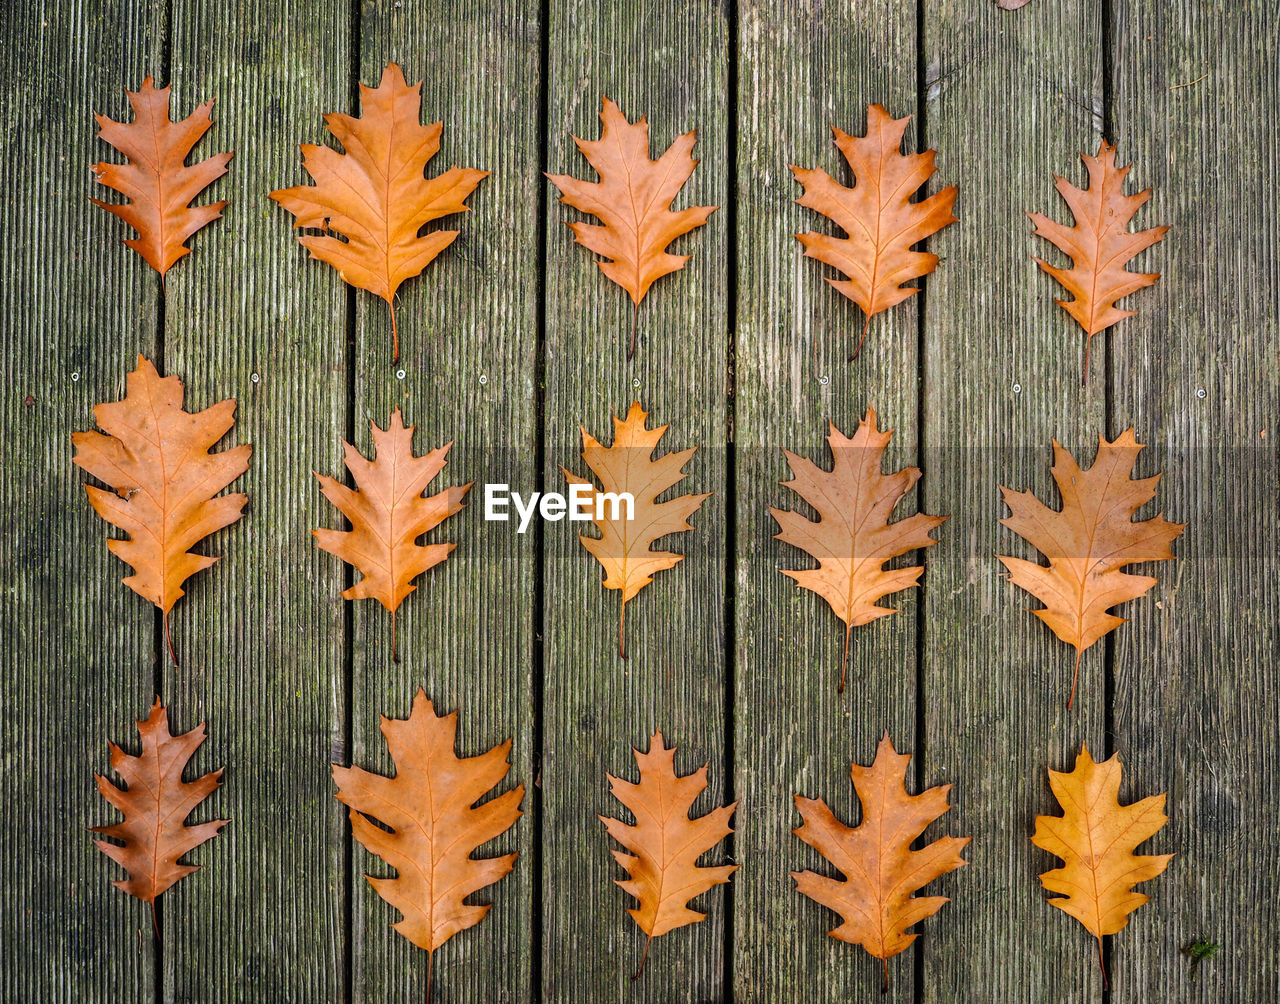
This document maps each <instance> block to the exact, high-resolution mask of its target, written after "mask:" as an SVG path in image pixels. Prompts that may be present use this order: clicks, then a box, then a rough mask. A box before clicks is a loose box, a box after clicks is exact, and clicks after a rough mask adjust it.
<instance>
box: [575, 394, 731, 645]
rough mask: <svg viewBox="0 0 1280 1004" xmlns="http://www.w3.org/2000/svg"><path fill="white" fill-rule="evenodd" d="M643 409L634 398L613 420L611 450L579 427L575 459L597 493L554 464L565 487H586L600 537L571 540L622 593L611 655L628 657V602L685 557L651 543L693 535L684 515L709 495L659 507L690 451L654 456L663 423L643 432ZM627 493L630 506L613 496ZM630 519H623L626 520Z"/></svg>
mask: <svg viewBox="0 0 1280 1004" xmlns="http://www.w3.org/2000/svg"><path fill="white" fill-rule="evenodd" d="M648 417H649V415H648V412H646V411H644V409H642V408H641V407H640V402H638V401H633V402H632V404H631V410H630V411H628V412H627V417H626V418H625V419H619V418H618V416H617V415H614V416H613V445H612V446H604V445H602V444H601V443H600V442H599V441H598V440H597V439H596V438H595V437H594V436H592V435H591V434H590V433H589V432H587V430H586V429H585V428H583V429H582V459H583V460H585V461H586V462H587V466H588V467H589V468H590V469H591V471H592V473H593V474H595V476H596V477H597V478H598V479H599V481H600V486H601V487H599V488H597V487H596V486H595V485H593V484H592V483H591V482H590V481H586V480H584V479H582V478H580V477H578V476H577V475H576V474H573V473H572V472H571V471H568V470H566V469H565V468H563V467H561V468H560V470H561V471H563V472H564V476H565V478H566V480H568V482H569V484H570V485H586V486H588V488H590V491H589V492H588V493H587V495H586V498H587V501H588V503H589V510H590V511H591V512H594V513H597V515H596V516H594V517H593V518H592V522H593V523H594V524H595V525H596V529H598V530H599V531H600V536H599V537H589V536H587V535H586V534H579V536H578V540H580V541H581V542H582V546H583V547H585V548H586V549H587V550H588V551H589V552H591V554H592V555H593V556H594V557H595V559H596V560H597V561H598V562H600V564H601V566H602V567H603V568H604V572H605V576H604V586H605V588H606V589H618V590H621V592H622V610H621V612H620V614H619V615H618V654H619V655H620V656H622V658H624V659H625V658H626V657H627V649H626V645H625V644H624V637H625V635H624V630H625V626H626V622H627V602H628V601H629V600H631V599H633V598H634V597H635V595H636V594H637V593H639V592H640V590H641V589H643V588H644V587H645V586H647V585H648V584H649V583H650V582H652V581H653V577H654V575H656V574H657V573H658V572H660V571H662V570H664V569H667V568H671V567H672V566H674V565H676V564H677V563H678V562H681V561H683V560H684V555H683V554H675V553H674V552H671V551H654V550H653V549H652V548H651V546H650V545H652V544H653V543H654V542H656V541H657V540H658V539H659V538H660V537H665V536H666V535H667V534H669V533H683V532H684V531H685V530H692V529H693V526H692V525H691V524H690V523H689V517H690V516H692V515H693V514H694V513H695V512H697V511H698V508H699V507H700V506H701V505H702V503H703V502H704V501H705V500H706V499H708V498H710V496H711V493H710V492H707V493H705V494H702V495H677V496H676V497H675V498H672V499H668V500H667V501H665V502H659V501H658V500H657V499H658V496H659V495H661V494H662V493H663V492H665V491H666V490H667V489H668V488H671V487H672V486H673V485H676V484H678V483H679V482H681V481H683V480H684V479H685V478H686V477H688V475H687V474H686V473H685V471H684V465H685V464H686V463H688V461H689V458H690V457H692V456H693V454H694V452H695V450H693V449H689V450H680V451H679V452H678V453H667V454H664V455H663V456H661V457H659V458H658V459H657V460H654V459H653V451H654V449H655V448H656V447H657V445H658V441H659V440H660V439H662V436H663V434H664V433H665V432H666V431H667V427H666V426H665V425H660V426H658V428H656V429H647V428H645V423H646V419H648ZM623 494H627V495H630V496H631V497H632V499H633V500H634V506H633V507H632V508H631V511H630V513H629V514H628V511H627V507H626V506H625V505H622V504H620V503H619V502H617V501H616V500H615V499H614V497H615V496H620V495H623ZM628 515H630V517H631V518H630V519H628V518H627V517H628Z"/></svg>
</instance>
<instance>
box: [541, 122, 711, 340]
mask: <svg viewBox="0 0 1280 1004" xmlns="http://www.w3.org/2000/svg"><path fill="white" fill-rule="evenodd" d="M600 122H601V127H602V128H601V132H600V138H599V139H597V140H589V139H579V138H578V137H577V136H575V137H573V141H574V142H575V143H576V144H578V149H579V150H581V151H582V155H583V156H584V157H586V158H587V162H588V163H589V164H590V165H591V166H592V167H593V168H595V170H596V174H598V175H599V176H600V180H599V181H582V180H580V179H578V178H575V177H573V176H572V175H568V174H548V175H547V177H548V178H550V179H551V183H552V184H553V185H555V186H556V187H557V188H558V189H560V191H561V192H562V193H563V194H562V195H561V196H560V201H561V202H563V203H564V204H565V205H568V206H572V207H573V208H574V209H578V210H581V211H582V212H584V213H589V214H590V215H592V216H595V217H597V218H598V219H599V220H600V222H601V224H603V225H602V226H597V225H595V224H591V223H578V222H574V223H569V224H568V227H569V229H570V230H572V231H573V235H574V238H575V239H576V240H577V242H578V243H579V244H581V245H582V246H583V247H585V248H587V249H589V250H591V251H594V252H595V253H596V254H598V255H602V256H603V257H605V258H606V259H608V260H607V261H597V262H596V264H597V265H599V266H600V271H602V272H603V273H604V274H605V275H606V276H608V277H609V278H610V279H611V280H613V281H614V282H616V283H617V284H618V285H619V286H621V287H622V288H623V289H625V290H626V291H627V293H628V294H629V295H630V297H631V308H632V309H631V341H630V343H629V345H628V347H627V358H628V359H630V358H632V357H633V356H634V355H635V351H636V318H637V317H638V315H639V313H640V301H641V300H643V299H644V297H645V294H646V293H648V292H649V287H650V286H652V285H653V284H654V282H655V281H657V280H658V279H661V278H662V277H663V276H664V275H670V274H671V273H672V272H678V271H679V270H680V269H682V268H684V265H685V262H687V261H688V260H689V257H690V256H689V255H687V254H685V255H676V254H670V253H668V251H667V245H668V244H670V243H671V242H672V241H673V240H675V239H676V238H677V237H680V236H682V235H683V234H687V233H688V232H689V231H690V230H694V229H696V228H697V227H700V226H702V225H703V224H704V223H706V222H707V218H708V217H709V216H710V215H711V214H712V213H714V212H715V211H716V209H717V208H718V207H717V206H690V207H689V208H688V209H677V210H673V209H672V208H671V202H672V200H673V199H675V197H676V196H677V195H678V194H679V192H680V189H681V188H683V187H684V183H685V182H686V181H688V180H689V177H690V175H692V174H693V169H694V168H695V167H697V166H698V162H697V161H696V160H694V159H693V157H691V156H690V154H691V153H692V152H693V145H694V142H695V141H696V137H697V130H690V131H689V132H687V133H685V134H684V135H683V136H680V137H679V138H677V139H676V141H675V142H674V143H672V144H671V146H669V147H668V148H667V151H666V153H664V154H663V155H662V156H661V157H659V158H658V159H657V160H650V159H649V123H648V121H647V119H646V118H645V117H644V116H641V117H640V121H638V122H636V123H635V124H634V125H633V124H631V123H629V122H628V121H627V118H626V116H625V115H623V114H622V112H621V111H620V110H619V109H618V106H617V105H615V104H614V103H613V102H612V101H610V100H609V99H608V98H605V99H604V101H603V107H602V109H601V111H600Z"/></svg>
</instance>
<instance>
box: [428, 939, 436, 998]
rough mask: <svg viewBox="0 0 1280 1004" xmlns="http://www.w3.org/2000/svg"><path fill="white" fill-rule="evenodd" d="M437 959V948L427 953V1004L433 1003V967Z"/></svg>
mask: <svg viewBox="0 0 1280 1004" xmlns="http://www.w3.org/2000/svg"><path fill="white" fill-rule="evenodd" d="M435 961H436V950H435V949H434V948H433V949H431V951H429V952H428V953H427V1004H431V968H432V964H433V963H434V962H435Z"/></svg>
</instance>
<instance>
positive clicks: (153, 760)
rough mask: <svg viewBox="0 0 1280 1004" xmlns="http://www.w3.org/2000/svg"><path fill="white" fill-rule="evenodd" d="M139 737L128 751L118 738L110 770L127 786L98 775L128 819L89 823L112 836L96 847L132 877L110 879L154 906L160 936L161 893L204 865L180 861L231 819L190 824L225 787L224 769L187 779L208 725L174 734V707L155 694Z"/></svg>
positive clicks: (104, 791)
mask: <svg viewBox="0 0 1280 1004" xmlns="http://www.w3.org/2000/svg"><path fill="white" fill-rule="evenodd" d="M138 735H139V736H141V737H142V754H141V755H140V756H131V755H130V754H128V753H126V752H124V750H122V749H121V748H120V747H119V746H117V745H116V744H115V743H113V742H108V743H107V748H108V749H110V751H111V769H112V770H114V771H115V772H116V773H117V774H119V775H120V777H122V778H123V779H124V787H120V786H118V785H117V784H116V783H115V782H113V781H111V780H108V779H107V778H105V777H103V776H102V775H101V774H94V775H93V777H94V780H96V781H97V782H98V791H99V793H100V794H101V795H102V797H103V798H105V799H106V800H107V801H108V802H110V803H111V804H112V805H113V806H115V807H116V808H117V809H119V810H120V812H121V813H123V814H124V819H123V820H121V821H120V822H118V823H111V824H110V825H108V826H94V827H91V832H93V833H101V834H103V836H106V837H110V838H111V840H119V841H121V843H118V844H117V843H112V842H111V840H95V841H94V844H95V845H96V846H97V848H98V850H100V851H102V853H103V854H105V855H107V857H109V858H111V860H112V861H115V862H116V863H117V864H119V865H120V866H121V867H122V868H124V870H125V871H127V872H128V873H129V877H128V878H127V879H118V880H116V881H115V882H112V885H114V886H115V887H116V888H118V889H123V890H124V891H125V892H127V893H128V894H129V895H130V896H136V897H138V899H140V900H142V901H143V902H144V903H150V904H151V923H152V925H153V927H155V932H156V937H157V938H159V937H160V929H159V927H158V926H157V925H156V897H157V896H159V895H160V894H161V893H162V892H164V891H165V890H166V889H168V888H169V887H170V886H171V885H173V884H174V883H175V882H177V881H178V880H179V879H181V878H185V877H186V876H187V875H190V874H191V873H192V872H194V871H199V870H200V866H199V865H189V864H184V863H183V862H181V861H180V860H179V858H181V857H182V855H184V854H186V853H187V851H189V850H191V849H192V848H195V847H199V846H200V845H201V844H203V843H204V842H205V841H206V840H209V839H211V838H213V837H214V836H216V835H217V833H218V831H219V830H221V829H222V828H223V827H224V826H226V825H227V823H228V822H229V821H228V820H226V819H211V820H209V821H208V822H207V823H197V824H196V825H194V826H188V825H187V816H189V815H191V813H192V811H193V810H194V809H195V807H196V806H197V805H199V804H200V803H201V802H203V801H204V800H205V799H206V798H208V797H209V796H210V795H211V794H212V793H213V792H214V791H216V790H217V788H218V786H219V785H221V784H222V768H221V767H219V768H218V769H217V770H215V771H210V772H209V773H208V774H204V775H202V776H200V777H198V778H196V779H195V780H194V781H184V780H183V779H182V772H183V770H185V769H186V766H187V762H188V761H189V760H190V759H191V757H192V754H194V753H195V751H196V750H198V749H199V748H200V746H201V744H202V743H203V742H204V740H205V731H204V722H201V723H200V724H199V725H197V726H196V727H195V728H194V729H192V730H191V731H190V732H183V733H180V734H179V735H176V736H175V735H172V734H170V732H169V712H168V710H167V709H166V708H164V707H163V706H161V704H160V698H158V697H157V698H156V700H155V703H154V704H153V705H152V706H151V714H150V715H148V716H147V718H146V719H145V720H143V721H140V722H138Z"/></svg>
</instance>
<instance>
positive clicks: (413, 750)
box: [333, 689, 524, 1000]
mask: <svg viewBox="0 0 1280 1004" xmlns="http://www.w3.org/2000/svg"><path fill="white" fill-rule="evenodd" d="M382 734H383V735H384V736H385V737H386V739H387V749H388V750H389V751H390V752H391V759H392V760H393V761H394V762H395V765H396V773H395V776H394V777H384V776H383V775H381V774H375V773H372V772H371V771H367V770H364V769H362V768H360V767H342V766H340V765H339V764H334V765H333V779H334V781H335V783H336V784H337V785H338V793H337V796H336V797H337V799H338V801H340V802H342V804H343V805H345V806H347V808H348V809H349V810H350V811H349V815H350V817H351V834H352V836H354V837H355V838H356V839H357V840H358V841H360V843H361V844H363V845H364V848H365V850H367V851H368V852H369V853H370V854H375V855H377V856H378V857H380V858H381V859H382V860H383V861H385V862H386V863H387V864H388V865H390V866H391V867H392V868H394V869H395V871H396V875H395V876H394V877H392V878H377V877H375V876H373V875H366V876H365V878H366V879H367V880H368V882H369V885H371V886H372V887H373V889H374V891H375V892H376V893H377V894H378V895H379V896H381V897H382V898H383V899H384V900H386V901H387V902H388V903H390V904H391V905H392V906H393V907H395V909H397V910H399V911H400V913H401V914H402V916H401V919H400V920H398V921H397V922H396V923H395V924H393V925H392V926H393V927H394V928H395V929H396V931H398V932H399V933H400V934H401V935H402V936H403V937H405V938H407V939H408V940H409V941H411V942H413V944H415V945H417V946H418V947H419V948H421V949H423V950H424V951H426V952H427V953H428V954H427V959H428V961H427V1000H430V999H431V964H432V961H433V960H434V959H435V951H436V949H437V948H439V947H440V946H441V945H443V944H444V943H445V942H446V941H448V940H449V939H450V938H452V937H453V936H454V935H455V934H457V933H458V932H459V931H465V930H466V929H467V928H469V927H474V926H475V925H476V924H478V923H480V921H482V920H483V919H484V917H485V914H487V913H488V912H489V904H483V905H478V906H473V905H471V904H470V903H467V902H465V900H466V899H467V897H469V896H470V895H472V894H473V893H475V892H478V891H479V890H481V889H484V888H486V887H487V886H491V885H493V884H494V883H495V882H497V881H498V880H499V879H501V878H503V877H504V876H506V875H507V874H508V873H509V872H510V871H511V869H512V868H514V867H515V862H516V857H517V855H516V854H514V853H512V854H502V855H499V856H498V857H493V858H474V857H472V854H473V853H474V852H475V851H476V850H477V849H478V848H479V847H480V846H481V845H482V844H485V843H487V842H489V841H490V840H493V839H494V838H495V837H497V836H500V835H501V834H503V833H506V832H507V830H509V829H511V827H512V826H513V825H514V824H515V822H516V820H517V819H519V818H520V816H521V815H522V812H521V810H520V803H521V801H522V800H523V799H524V785H522V784H518V785H516V787H515V788H513V789H511V790H510V791H506V792H503V793H502V794H501V795H497V796H494V797H493V798H489V799H488V800H486V801H484V802H482V803H481V804H479V805H477V804H476V803H477V802H478V801H479V800H480V799H481V798H484V797H485V796H486V795H488V794H489V793H490V792H492V790H493V789H494V787H495V786H496V785H497V784H498V783H499V782H501V781H502V779H503V778H504V777H506V776H507V772H508V771H509V770H510V769H511V764H510V762H509V761H508V756H509V754H510V752H511V740H510V739H508V740H507V741H506V742H504V743H502V744H500V745H498V746H495V747H493V749H491V750H489V751H487V752H485V753H481V754H480V755H479V756H473V757H459V756H458V755H457V753H456V752H455V746H456V742H457V734H458V713H457V712H456V711H455V712H453V713H452V714H449V715H444V716H439V715H437V714H436V713H435V708H434V707H433V706H432V703H431V701H429V700H428V699H427V695H426V694H425V693H423V691H422V690H421V689H419V690H418V692H417V694H416V695H415V696H414V698H413V708H412V710H411V711H410V712H409V717H408V719H404V720H402V719H395V718H385V717H384V718H383V719H382Z"/></svg>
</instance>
